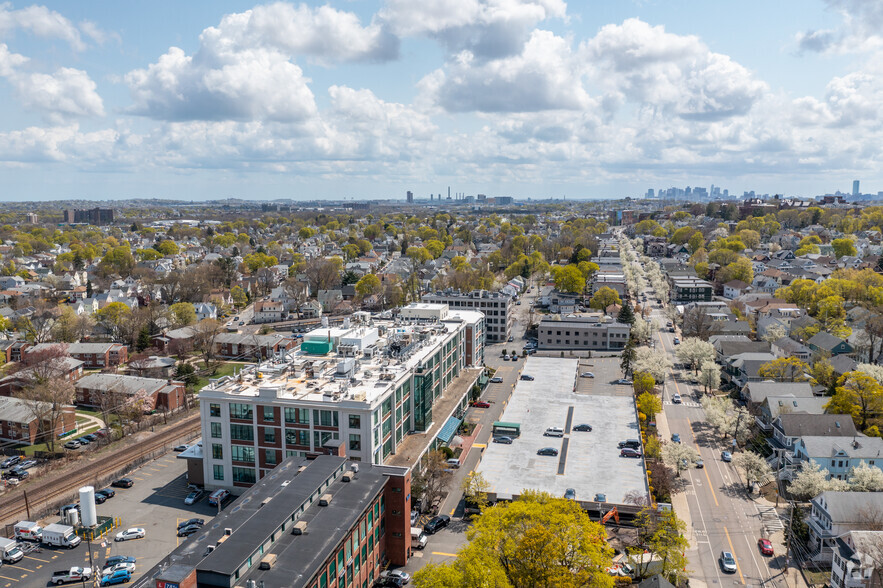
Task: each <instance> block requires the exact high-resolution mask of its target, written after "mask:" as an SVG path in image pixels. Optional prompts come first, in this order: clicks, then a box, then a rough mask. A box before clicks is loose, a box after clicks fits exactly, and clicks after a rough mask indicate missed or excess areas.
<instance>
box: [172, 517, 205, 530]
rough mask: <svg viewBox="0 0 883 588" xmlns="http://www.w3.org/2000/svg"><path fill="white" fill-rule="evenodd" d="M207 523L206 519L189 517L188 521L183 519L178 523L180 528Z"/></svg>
mask: <svg viewBox="0 0 883 588" xmlns="http://www.w3.org/2000/svg"><path fill="white" fill-rule="evenodd" d="M204 524H205V519H187V520H186V521H182V522H180V523H178V528H179V529H183V528H184V527H189V526H190V525H199V526H202V525H204Z"/></svg>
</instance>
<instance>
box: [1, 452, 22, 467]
mask: <svg viewBox="0 0 883 588" xmlns="http://www.w3.org/2000/svg"><path fill="white" fill-rule="evenodd" d="M20 461H21V456H20V455H13V456H12V457H7V458H6V459H4V460H3V463H0V469H4V470H5V469H6V468H11V467H12V466H14V465H15V464H17V463H19V462H20Z"/></svg>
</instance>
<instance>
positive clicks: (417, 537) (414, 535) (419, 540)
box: [411, 527, 427, 549]
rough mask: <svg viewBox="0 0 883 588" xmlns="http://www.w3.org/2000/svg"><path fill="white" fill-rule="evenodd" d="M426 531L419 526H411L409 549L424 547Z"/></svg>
mask: <svg viewBox="0 0 883 588" xmlns="http://www.w3.org/2000/svg"><path fill="white" fill-rule="evenodd" d="M426 541H427V537H426V533H424V532H423V529H421V528H420V527H411V549H423V548H424V547H426Z"/></svg>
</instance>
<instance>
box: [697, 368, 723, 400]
mask: <svg viewBox="0 0 883 588" xmlns="http://www.w3.org/2000/svg"><path fill="white" fill-rule="evenodd" d="M701 369H702V371H701V372H699V383H700V384H702V385H703V386H704V387H705V392H706V393H707V392H708V390H709V389H711V390H717V389H718V388H720V385H721V369H720V366H718V365H717V364H716V363H714V362H713V361H706V362H704V363H703V364H702V367H701Z"/></svg>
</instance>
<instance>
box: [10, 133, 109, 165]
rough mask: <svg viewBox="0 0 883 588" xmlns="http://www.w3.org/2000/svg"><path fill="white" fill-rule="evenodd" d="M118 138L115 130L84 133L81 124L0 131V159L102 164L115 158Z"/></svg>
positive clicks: (25, 161)
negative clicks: (80, 127) (79, 125)
mask: <svg viewBox="0 0 883 588" xmlns="http://www.w3.org/2000/svg"><path fill="white" fill-rule="evenodd" d="M119 139H120V136H119V134H118V133H117V132H116V131H114V130H112V129H104V130H101V131H95V132H87V133H84V132H81V131H80V129H79V127H78V125H68V126H56V127H46V128H40V127H28V128H25V129H22V130H20V131H11V132H7V133H0V161H3V162H6V163H8V162H24V163H41V162H72V163H74V164H75V165H77V166H79V167H83V168H85V167H88V166H90V165H96V164H100V165H103V164H105V163H107V162H108V161H111V160H113V159H114V158H115V156H114V151H115V150H116V147H117V145H118V142H119Z"/></svg>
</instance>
